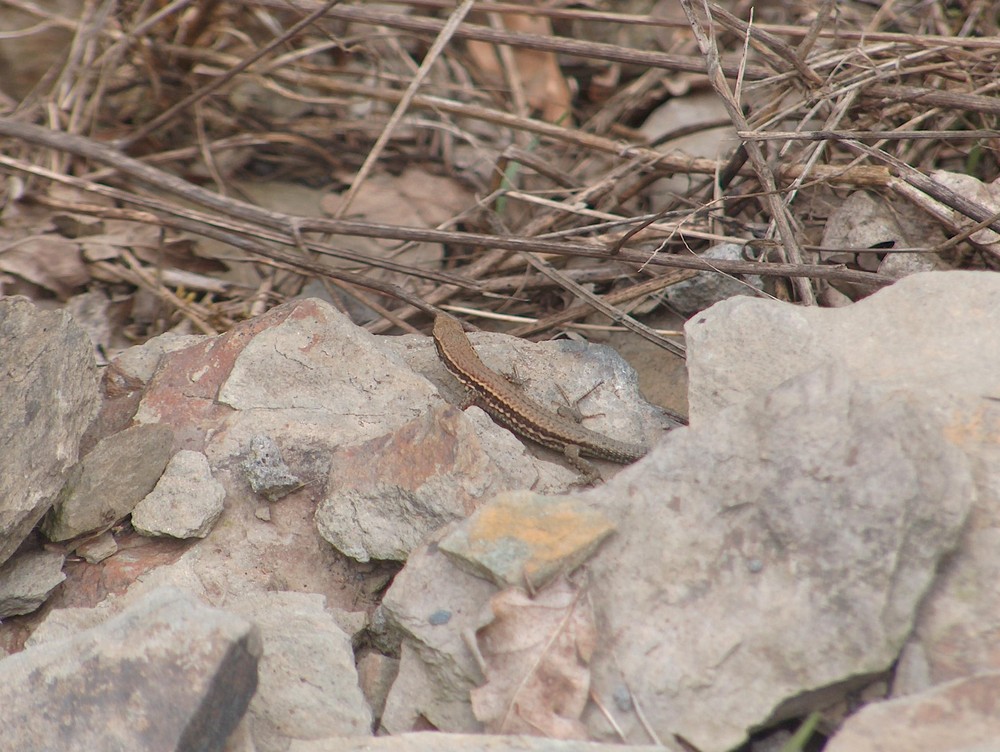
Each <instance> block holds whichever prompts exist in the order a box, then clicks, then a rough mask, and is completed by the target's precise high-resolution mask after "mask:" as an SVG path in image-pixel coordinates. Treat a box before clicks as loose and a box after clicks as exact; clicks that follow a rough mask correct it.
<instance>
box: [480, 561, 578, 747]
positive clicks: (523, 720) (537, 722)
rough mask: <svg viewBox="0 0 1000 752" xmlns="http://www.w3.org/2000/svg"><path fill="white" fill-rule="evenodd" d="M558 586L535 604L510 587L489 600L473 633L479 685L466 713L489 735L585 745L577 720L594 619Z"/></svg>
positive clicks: (562, 582)
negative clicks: (482, 675) (480, 666)
mask: <svg viewBox="0 0 1000 752" xmlns="http://www.w3.org/2000/svg"><path fill="white" fill-rule="evenodd" d="M581 595H582V594H581V593H580V592H579V591H578V590H576V589H574V588H573V587H572V586H571V585H570V584H569V583H567V582H566V580H565V579H559V580H557V581H556V582H554V583H553V584H552V585H551V586H549V587H547V588H545V589H544V590H542V591H541V592H539V593H537V594H536V596H535V598H534V599H532V598H529V597H528V595H527V594H525V593H524V592H523V591H521V590H518V589H516V588H511V589H508V590H504V591H502V592H500V593H497V594H496V595H495V596H493V598H492V599H491V601H490V608H491V609H492V611H493V614H494V619H493V621H492V622H491V623H489V624H487V625H486V626H485V627H483V628H481V629H480V630H479V631H478V632H477V633H476V639H477V643H478V646H479V650H480V653H481V655H482V657H483V659H484V661H485V665H486V684H485V685H483V686H482V687H479V688H477V689H474V690H472V693H471V694H472V710H473V713H474V714H475V716H476V718H478V719H479V720H480V721H482V722H483V723H484V724H485V725H486V728H487V730H488V731H489V732H490V733H494V734H532V735H535V736H547V737H551V738H554V739H586V738H587V734H586V730H585V728H584V725H583V723H582V722H581V720H580V715H581V714H582V713H583V709H584V706H585V705H586V704H587V696H588V693H589V691H590V668H589V664H590V657H591V655H592V653H593V650H594V641H595V629H594V616H593V612H592V610H591V608H590V602H589V601H588V600H587V599H586V598H584V597H581Z"/></svg>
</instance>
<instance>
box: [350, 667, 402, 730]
mask: <svg viewBox="0 0 1000 752" xmlns="http://www.w3.org/2000/svg"><path fill="white" fill-rule="evenodd" d="M398 674H399V660H397V659H396V658H390V657H389V656H387V655H382V654H381V653H376V652H374V651H368V652H366V653H364V654H363V655H362V656H361V657H360V658H359V659H358V682H359V683H360V684H361V691H362V692H363V693H364V695H365V701H366V702H367V703H368V707H370V708H371V710H372V719H373V721H374V723H375V725H376V726H377V725H378V723H379V721H381V719H382V711H383V710H385V701H386V698H387V697H388V696H389V690H390V689H391V688H392V683H393V682H394V681H395V680H396V676H397V675H398Z"/></svg>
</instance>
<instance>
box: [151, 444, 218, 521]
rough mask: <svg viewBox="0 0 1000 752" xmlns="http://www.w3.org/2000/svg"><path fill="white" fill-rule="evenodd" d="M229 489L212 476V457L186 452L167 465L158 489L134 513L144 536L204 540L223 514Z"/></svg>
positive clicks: (182, 452) (183, 450)
mask: <svg viewBox="0 0 1000 752" xmlns="http://www.w3.org/2000/svg"><path fill="white" fill-rule="evenodd" d="M225 498H226V490H225V489H224V488H223V487H222V484H221V483H219V482H218V481H217V480H215V479H214V478H213V477H212V470H211V469H210V468H209V466H208V458H207V457H205V455H204V454H202V453H201V452H192V451H191V450H189V449H182V450H181V451H179V452H178V453H177V454H175V455H174V456H173V457H171V458H170V462H168V463H167V467H166V469H165V470H164V471H163V475H162V476H161V477H160V479H159V481H157V483H156V487H155V488H154V489H153V490H152V491H151V492H150V493H149V494H148V495H147V496H146V497H145V498H144V499H143V500H142V501H140V502H139V503H138V504H137V505H136V507H135V509H133V510H132V527H134V528H135V529H136V531H137V532H139V533H142V534H143V535H170V536H173V537H174V538H204V537H205V536H206V535H208V531H209V530H211V529H212V525H214V524H215V521H216V520H217V519H219V516H220V515H221V514H222V506H223V501H224V500H225Z"/></svg>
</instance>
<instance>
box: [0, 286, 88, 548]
mask: <svg viewBox="0 0 1000 752" xmlns="http://www.w3.org/2000/svg"><path fill="white" fill-rule="evenodd" d="M0 370H2V373H3V378H2V379H0V467H2V468H3V472H0V563H3V562H4V561H6V560H7V559H8V558H10V556H11V554H13V553H14V551H16V550H17V547H18V546H19V545H20V544H21V541H23V540H24V538H25V536H27V535H28V533H29V532H31V529H32V528H33V527H34V526H35V524H36V523H37V522H38V520H39V519H41V517H42V515H44V514H45V512H46V511H47V510H48V508H49V506H51V504H52V501H53V499H54V498H55V496H56V494H57V493H58V492H59V489H60V487H62V484H63V480H64V478H65V474H66V472H67V471H68V470H69V468H70V467H71V466H72V465H73V463H75V462H76V461H77V457H78V452H79V449H80V438H81V437H82V435H83V432H84V431H85V430H86V428H87V425H88V424H89V423H90V421H91V420H92V419H93V417H94V415H96V413H97V407H98V403H99V395H98V390H97V368H96V366H95V364H94V356H93V352H92V348H91V345H90V341H89V340H88V339H87V335H86V334H85V333H84V332H83V330H82V329H80V328H79V327H78V326H77V325H76V324H75V323H73V320H72V319H71V318H70V317H69V316H68V315H67V314H66V313H64V312H61V311H44V312H43V311H39V310H38V309H37V308H35V306H34V305H32V304H31V303H30V302H29V301H28V300H27V299H26V298H9V299H6V300H0Z"/></svg>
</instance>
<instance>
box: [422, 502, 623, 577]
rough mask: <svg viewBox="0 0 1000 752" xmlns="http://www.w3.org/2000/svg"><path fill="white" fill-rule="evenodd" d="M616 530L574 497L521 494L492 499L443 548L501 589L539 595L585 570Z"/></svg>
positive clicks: (473, 572) (456, 530)
mask: <svg viewBox="0 0 1000 752" xmlns="http://www.w3.org/2000/svg"><path fill="white" fill-rule="evenodd" d="M614 529H615V528H614V524H612V522H611V521H610V520H609V519H608V518H607V517H605V516H604V515H603V514H601V513H600V512H598V511H596V510H594V509H591V508H588V507H587V506H585V505H584V504H582V503H581V502H579V501H578V500H576V499H574V498H572V497H568V496H563V497H552V496H542V495H540V494H534V493H531V492H529V491H520V492H512V493H505V494H500V495H499V496H496V497H494V498H493V499H491V500H490V501H488V502H487V503H486V504H485V505H484V506H482V507H480V508H479V509H477V510H476V511H475V512H474V513H473V514H472V516H471V517H470V518H469V519H468V520H466V521H465V522H463V523H461V524H459V525H458V526H457V527H455V528H454V529H453V530H452V531H451V532H450V533H449V534H448V535H447V536H445V537H444V538H443V539H442V540H441V542H440V543H439V544H438V546H439V548H440V549H441V550H442V551H444V552H445V553H446V554H449V555H450V556H451V557H452V559H453V560H454V561H455V563H456V564H457V565H458V566H459V567H461V568H462V569H465V570H466V571H468V572H469V573H470V574H473V575H476V576H478V577H484V578H486V579H490V580H492V581H493V582H495V583H496V584H497V586H498V587H508V586H514V587H525V586H526V587H527V589H528V590H529V591H535V590H539V589H541V588H543V587H545V585H547V584H548V583H549V582H551V581H552V580H553V579H554V578H555V577H557V576H558V575H559V574H564V573H569V572H571V571H572V570H574V569H576V567H578V566H580V564H582V563H583V562H584V561H586V560H587V559H588V558H590V556H591V554H593V553H594V551H595V550H596V549H597V547H598V546H599V545H601V542H602V541H603V540H604V539H605V538H607V537H608V536H609V535H611V533H612V532H614Z"/></svg>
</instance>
